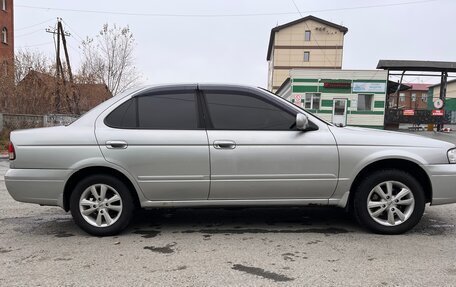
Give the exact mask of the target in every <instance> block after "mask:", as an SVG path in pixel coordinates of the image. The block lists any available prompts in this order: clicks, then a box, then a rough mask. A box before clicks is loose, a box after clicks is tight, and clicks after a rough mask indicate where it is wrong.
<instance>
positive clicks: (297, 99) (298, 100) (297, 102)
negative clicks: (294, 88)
mask: <svg viewBox="0 0 456 287" xmlns="http://www.w3.org/2000/svg"><path fill="white" fill-rule="evenodd" d="M301 99H302V97H301V95H294V104H295V105H297V106H298V107H302V103H301Z"/></svg>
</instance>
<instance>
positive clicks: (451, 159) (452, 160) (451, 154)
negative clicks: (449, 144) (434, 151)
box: [448, 148, 456, 163]
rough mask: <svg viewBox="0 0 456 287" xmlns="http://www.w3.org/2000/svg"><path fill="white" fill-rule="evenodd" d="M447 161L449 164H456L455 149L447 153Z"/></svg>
mask: <svg viewBox="0 0 456 287" xmlns="http://www.w3.org/2000/svg"><path fill="white" fill-rule="evenodd" d="M448 161H449V162H450V163H456V148H454V149H450V150H449V151H448Z"/></svg>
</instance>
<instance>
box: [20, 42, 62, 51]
mask: <svg viewBox="0 0 456 287" xmlns="http://www.w3.org/2000/svg"><path fill="white" fill-rule="evenodd" d="M49 44H53V42H46V43H41V44H35V45H26V46H20V47H16V48H17V49H21V48H30V47H38V46H44V45H49Z"/></svg>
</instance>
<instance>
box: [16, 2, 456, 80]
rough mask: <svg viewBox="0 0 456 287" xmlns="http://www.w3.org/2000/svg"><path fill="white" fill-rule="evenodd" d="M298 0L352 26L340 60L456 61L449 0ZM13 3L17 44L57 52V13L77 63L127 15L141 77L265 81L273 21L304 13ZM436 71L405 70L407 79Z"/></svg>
mask: <svg viewBox="0 0 456 287" xmlns="http://www.w3.org/2000/svg"><path fill="white" fill-rule="evenodd" d="M294 2H295V3H296V6H297V8H298V9H299V11H300V12H301V13H302V16H307V15H314V16H316V17H319V18H322V19H325V20H328V21H331V22H334V23H336V24H340V25H344V26H346V27H347V28H348V30H349V31H348V33H347V34H346V35H345V43H344V55H343V69H375V68H376V66H377V63H378V60H379V59H403V60H405V59H408V60H435V61H455V62H456V48H455V47H456V33H454V29H452V25H454V20H453V19H454V11H456V1H455V0H422V1H419V0H415V1H414V0H385V1H378V0H377V1H376V0H344V1H341V0H339V1H337V0H294ZM383 5H388V6H383ZM14 6H15V15H14V16H15V23H14V24H15V49H16V51H18V50H21V49H22V50H24V49H29V50H33V51H39V52H42V53H44V54H46V55H48V56H49V57H53V55H54V54H55V52H54V45H53V40H52V35H51V34H49V33H46V32H45V29H46V28H49V27H51V28H52V27H53V26H54V25H55V22H56V19H57V17H61V18H63V20H64V27H65V29H66V30H68V32H70V33H71V36H70V37H69V39H68V44H69V49H70V50H69V52H70V59H71V61H72V66H73V67H74V68H75V69H77V67H78V65H79V62H80V59H81V53H82V52H81V50H80V48H79V47H80V43H81V40H82V39H84V38H85V37H86V36H90V37H94V36H95V35H96V34H97V33H98V31H99V30H100V29H101V27H102V26H103V24H104V23H108V24H116V25H118V26H127V25H128V26H129V27H130V29H131V31H132V32H133V34H134V37H135V40H136V45H135V59H136V66H137V69H138V70H139V71H140V72H141V74H142V75H143V79H142V83H144V84H161V83H182V82H217V83H238V84H246V85H251V86H260V87H266V86H267V71H268V65H267V61H266V52H267V48H268V42H269V35H270V31H271V29H272V28H274V27H275V26H276V25H282V24H284V23H287V22H290V21H293V20H296V19H299V18H300V17H301V16H300V13H299V12H298V10H297V8H296V7H295V5H294V3H293V0H229V1H228V0H224V1H222V0H192V1H184V0H180V1H178V0H167V1H155V0H153V1H150V0H149V1H147V0H134V1H120V0H109V1H108V0H97V1H94V0H90V1H89V0H78V1H68V0H66V1H62V0H40V1H36V0H14ZM380 6H383V7H380ZM88 11H91V12H88ZM437 80H438V79H435V78H433V79H432V78H413V77H409V78H407V79H406V81H405V82H423V81H424V82H436V81H437Z"/></svg>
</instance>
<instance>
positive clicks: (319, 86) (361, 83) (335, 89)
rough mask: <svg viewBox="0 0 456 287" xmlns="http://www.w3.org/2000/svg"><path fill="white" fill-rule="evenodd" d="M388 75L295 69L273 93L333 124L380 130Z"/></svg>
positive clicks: (382, 125) (368, 71) (367, 71)
mask: <svg viewBox="0 0 456 287" xmlns="http://www.w3.org/2000/svg"><path fill="white" fill-rule="evenodd" d="M386 87H387V72H386V71H382V70H317V69H312V70H311V69H306V70H304V69H299V70H298V69H295V70H291V71H290V73H289V78H288V79H287V80H286V81H285V82H284V83H283V84H282V85H281V87H280V88H279V89H278V90H277V92H276V94H277V95H279V96H281V97H282V98H285V99H287V100H288V101H290V102H293V103H294V104H296V105H298V106H301V107H303V108H305V109H306V110H308V111H310V112H312V113H314V114H316V115H317V116H319V117H321V118H323V119H325V120H327V121H330V122H332V123H335V124H341V125H350V126H362V127H370V128H379V129H383V127H384V117H385V99H386Z"/></svg>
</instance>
